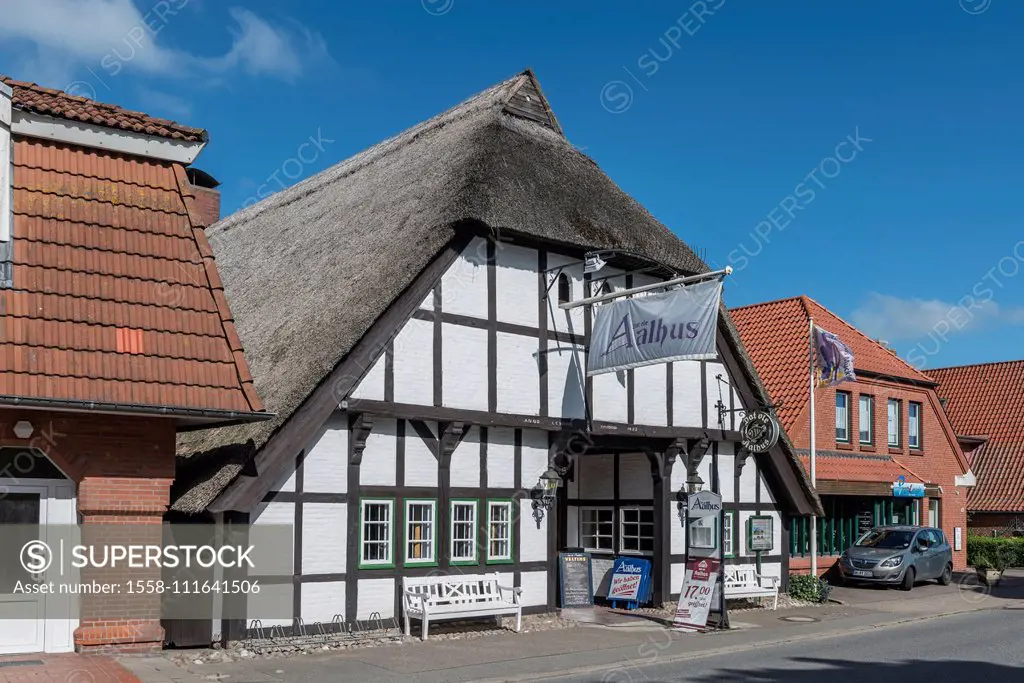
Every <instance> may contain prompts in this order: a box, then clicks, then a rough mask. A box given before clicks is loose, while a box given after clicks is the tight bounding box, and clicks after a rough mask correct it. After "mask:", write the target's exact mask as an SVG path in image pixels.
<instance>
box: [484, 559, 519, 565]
mask: <svg viewBox="0 0 1024 683" xmlns="http://www.w3.org/2000/svg"><path fill="white" fill-rule="evenodd" d="M515 563H516V562H515V560H513V559H512V558H509V559H507V560H487V561H486V562H485V564H515Z"/></svg>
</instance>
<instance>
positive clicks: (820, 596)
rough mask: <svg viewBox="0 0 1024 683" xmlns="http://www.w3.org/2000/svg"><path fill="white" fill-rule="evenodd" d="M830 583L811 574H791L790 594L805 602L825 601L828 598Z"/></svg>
mask: <svg viewBox="0 0 1024 683" xmlns="http://www.w3.org/2000/svg"><path fill="white" fill-rule="evenodd" d="M828 592H829V585H828V584H827V583H826V582H824V581H822V580H821V579H818V578H815V577H813V576H811V575H810V574H790V575H789V595H790V596H791V597H792V598H794V599H796V600H803V601H804V602H825V601H826V600H828Z"/></svg>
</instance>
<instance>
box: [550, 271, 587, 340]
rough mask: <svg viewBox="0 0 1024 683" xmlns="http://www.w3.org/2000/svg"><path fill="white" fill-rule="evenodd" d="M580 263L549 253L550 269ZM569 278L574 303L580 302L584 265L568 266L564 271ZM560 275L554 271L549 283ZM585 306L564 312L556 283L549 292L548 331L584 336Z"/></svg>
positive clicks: (582, 295) (551, 273)
mask: <svg viewBox="0 0 1024 683" xmlns="http://www.w3.org/2000/svg"><path fill="white" fill-rule="evenodd" d="M573 261H577V262H578V261H579V259H573V258H568V257H566V256H562V255H560V254H553V253H551V252H548V268H556V267H558V266H561V265H565V264H568V263H572V262H573ZM562 272H563V273H565V274H566V275H567V276H568V277H569V288H570V292H571V295H572V296H571V298H572V300H573V301H579V300H580V299H582V298H583V297H584V294H583V291H584V290H583V264H578V265H574V266H568V267H567V268H564V269H563V270H562ZM557 276H558V273H557V272H555V271H552V272H550V273H548V274H547V277H548V282H549V283H550V282H551V281H552V279H554V278H556V277H557ZM585 308H586V307H585V306H580V307H578V308H574V309H572V310H569V311H563V310H562V309H560V308H559V307H558V283H557V282H556V283H555V284H553V285H552V286H551V289H550V290H548V298H547V310H548V329H549V330H558V331H559V332H573V333H575V334H583V315H584V310H585Z"/></svg>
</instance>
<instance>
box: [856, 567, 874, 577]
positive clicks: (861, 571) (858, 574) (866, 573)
mask: <svg viewBox="0 0 1024 683" xmlns="http://www.w3.org/2000/svg"><path fill="white" fill-rule="evenodd" d="M853 575H854V576H867V577H870V576H871V572H867V571H864V570H863V569H854V570H853Z"/></svg>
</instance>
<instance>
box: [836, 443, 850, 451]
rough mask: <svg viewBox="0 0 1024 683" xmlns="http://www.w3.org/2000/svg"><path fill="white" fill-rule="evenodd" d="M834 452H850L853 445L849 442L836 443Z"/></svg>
mask: <svg viewBox="0 0 1024 683" xmlns="http://www.w3.org/2000/svg"><path fill="white" fill-rule="evenodd" d="M836 450H840V451H852V450H853V444H851V443H850V442H849V441H836Z"/></svg>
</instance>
